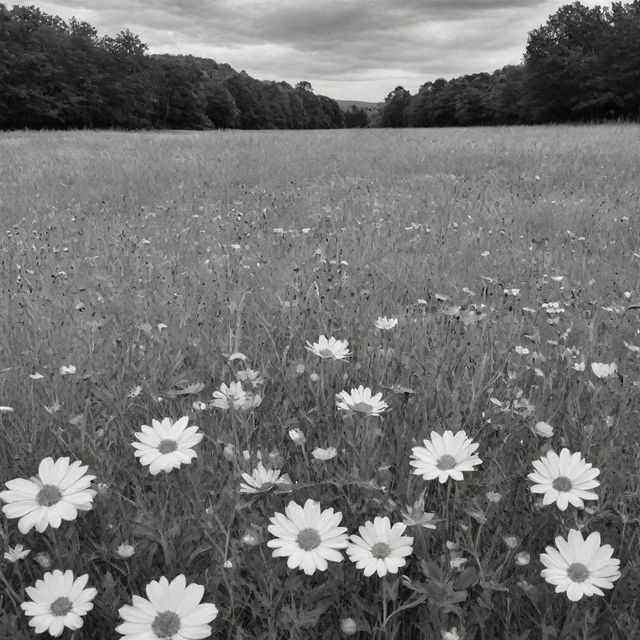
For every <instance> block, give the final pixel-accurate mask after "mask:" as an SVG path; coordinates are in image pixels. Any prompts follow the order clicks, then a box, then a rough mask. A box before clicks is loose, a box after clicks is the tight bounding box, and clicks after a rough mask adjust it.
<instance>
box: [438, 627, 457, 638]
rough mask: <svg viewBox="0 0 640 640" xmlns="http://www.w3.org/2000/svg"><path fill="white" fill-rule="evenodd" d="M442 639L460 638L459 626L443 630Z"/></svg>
mask: <svg viewBox="0 0 640 640" xmlns="http://www.w3.org/2000/svg"><path fill="white" fill-rule="evenodd" d="M441 635H442V640H460V636H459V635H458V627H451V629H449V631H442V632H441Z"/></svg>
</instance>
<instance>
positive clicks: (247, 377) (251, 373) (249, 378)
mask: <svg viewBox="0 0 640 640" xmlns="http://www.w3.org/2000/svg"><path fill="white" fill-rule="evenodd" d="M236 378H237V379H238V380H239V381H240V382H248V383H249V384H250V385H251V386H252V387H253V388H254V389H255V388H256V387H259V386H261V385H263V384H264V378H263V377H262V375H261V374H260V372H259V371H256V370H255V369H244V370H242V371H238V372H237V373H236Z"/></svg>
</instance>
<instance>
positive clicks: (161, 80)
mask: <svg viewBox="0 0 640 640" xmlns="http://www.w3.org/2000/svg"><path fill="white" fill-rule="evenodd" d="M146 50H147V46H146V45H145V44H144V43H143V42H142V41H141V40H140V38H139V37H138V36H137V35H135V34H133V33H131V32H130V31H129V30H125V31H122V32H120V33H119V34H118V35H117V36H115V37H110V36H103V37H98V34H97V31H96V29H95V28H94V27H92V26H91V25H90V24H88V23H87V22H81V21H78V20H76V19H75V18H72V19H71V20H70V21H69V22H68V23H67V22H65V21H63V20H62V19H61V18H58V17H57V16H51V15H48V14H47V13H44V12H43V11H41V10H40V9H37V8H36V7H33V6H30V7H24V6H14V7H13V9H7V8H6V7H5V6H4V5H2V4H0V128H4V129H17V128H23V127H27V128H56V129H68V128H110V127H117V128H124V129H139V128H172V129H210V128H242V129H308V128H314V129H329V128H336V127H342V126H343V125H344V121H343V116H342V112H341V111H340V108H339V107H338V105H337V104H336V103H335V102H334V101H333V100H330V99H329V98H326V97H324V96H316V95H315V94H314V93H313V92H312V90H311V85H310V84H309V83H308V82H302V83H299V85H298V86H297V87H296V88H294V87H291V86H290V85H288V84H287V83H286V82H261V81H259V80H255V79H253V78H251V77H250V76H249V75H247V74H246V73H244V72H241V73H237V72H236V71H235V70H234V69H232V68H231V67H230V66H229V65H226V64H218V63H217V62H214V61H213V60H207V59H202V58H195V57H193V56H175V55H159V56H154V55H151V56H150V55H147V53H146Z"/></svg>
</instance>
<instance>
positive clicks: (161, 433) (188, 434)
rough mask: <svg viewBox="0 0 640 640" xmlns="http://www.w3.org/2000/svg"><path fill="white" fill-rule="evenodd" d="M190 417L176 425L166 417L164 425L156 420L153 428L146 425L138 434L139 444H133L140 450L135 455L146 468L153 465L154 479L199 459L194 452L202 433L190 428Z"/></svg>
mask: <svg viewBox="0 0 640 640" xmlns="http://www.w3.org/2000/svg"><path fill="white" fill-rule="evenodd" d="M188 422H189V418H188V417H187V416H183V417H182V418H180V420H178V421H177V422H176V423H175V424H172V422H171V419H170V418H164V419H163V420H162V422H160V421H159V420H152V421H151V424H152V425H153V426H152V427H149V426H148V425H146V424H143V425H142V427H141V429H142V431H139V432H137V433H136V434H135V436H136V438H137V439H138V440H139V442H132V443H131V445H132V446H133V447H135V448H136V452H135V456H136V458H140V464H142V466H147V465H148V466H149V472H150V473H151V475H152V476H155V475H157V474H158V473H160V472H161V471H164V472H165V473H169V472H170V471H171V470H172V469H179V468H180V466H181V465H182V464H189V463H190V462H191V460H193V458H197V457H198V456H197V454H196V452H195V451H194V450H193V449H192V447H194V446H195V445H197V444H198V443H199V442H200V440H202V437H203V436H202V434H201V433H198V427H196V426H192V427H187V424H188Z"/></svg>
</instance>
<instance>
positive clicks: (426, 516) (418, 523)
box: [402, 496, 436, 529]
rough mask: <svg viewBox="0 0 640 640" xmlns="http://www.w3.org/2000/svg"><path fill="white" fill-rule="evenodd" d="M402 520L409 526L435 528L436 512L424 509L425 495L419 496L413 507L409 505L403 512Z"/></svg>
mask: <svg viewBox="0 0 640 640" xmlns="http://www.w3.org/2000/svg"><path fill="white" fill-rule="evenodd" d="M402 518H403V520H402V522H403V524H405V525H407V527H424V528H425V529H435V528H436V525H435V514H434V513H428V512H426V511H425V510H424V496H421V497H420V498H418V499H417V500H416V501H415V503H414V504H413V506H412V507H409V506H408V507H407V508H406V511H403V512H402Z"/></svg>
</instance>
